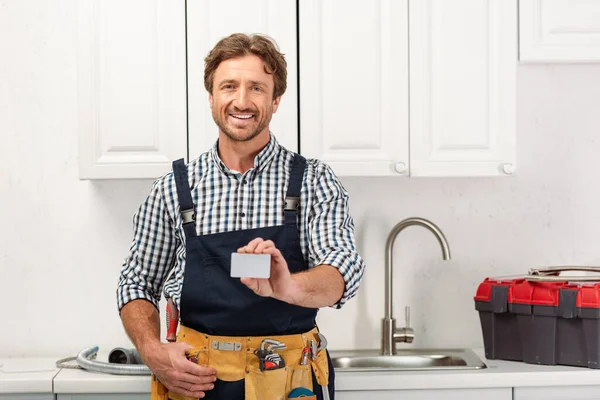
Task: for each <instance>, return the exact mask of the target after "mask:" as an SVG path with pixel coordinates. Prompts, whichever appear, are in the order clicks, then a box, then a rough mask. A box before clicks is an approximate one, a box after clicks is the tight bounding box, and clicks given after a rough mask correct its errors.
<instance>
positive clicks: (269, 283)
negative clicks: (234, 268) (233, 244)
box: [238, 238, 297, 303]
mask: <svg viewBox="0 0 600 400" xmlns="http://www.w3.org/2000/svg"><path fill="white" fill-rule="evenodd" d="M238 253H246V254H270V255H271V277H270V278H269V279H261V278H241V281H242V283H243V284H244V285H246V286H248V287H249V288H250V289H251V290H252V291H253V292H254V293H256V294H257V295H259V296H263V297H273V298H276V299H278V300H281V301H286V302H288V303H289V302H291V301H290V300H291V299H293V298H294V292H295V291H297V288H296V284H295V282H294V280H293V279H292V275H291V274H290V270H289V268H288V265H287V262H286V261H285V258H283V255H282V254H281V251H279V249H277V247H275V243H273V241H271V240H263V239H262V238H256V239H254V240H252V241H251V242H250V243H248V244H247V245H246V246H244V247H240V248H239V249H238Z"/></svg>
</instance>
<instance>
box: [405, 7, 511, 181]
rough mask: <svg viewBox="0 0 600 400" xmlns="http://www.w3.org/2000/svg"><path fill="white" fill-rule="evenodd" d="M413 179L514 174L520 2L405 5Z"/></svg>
mask: <svg viewBox="0 0 600 400" xmlns="http://www.w3.org/2000/svg"><path fill="white" fill-rule="evenodd" d="M409 9H410V15H409V20H410V24H409V25H410V33H409V37H410V57H409V58H410V74H409V75H410V174H411V175H412V176H494V175H510V174H512V173H513V172H514V170H515V153H516V151H515V150H516V149H515V137H516V121H515V118H516V117H515V116H516V68H517V2H516V1H515V0H487V1H481V0H450V1H449V0H416V1H411V2H410V7H409Z"/></svg>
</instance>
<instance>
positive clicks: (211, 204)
mask: <svg viewBox="0 0 600 400" xmlns="http://www.w3.org/2000/svg"><path fill="white" fill-rule="evenodd" d="M293 157H294V153H293V152H291V151H289V150H287V149H286V148H284V147H283V146H281V145H279V143H278V142H277V140H276V139H275V137H274V136H273V135H271V139H270V141H269V143H268V144H267V146H266V147H265V148H264V149H263V150H262V151H261V152H260V153H259V154H258V155H257V156H256V157H255V159H254V167H253V168H251V169H249V170H248V171H246V172H245V173H243V174H241V173H239V172H238V171H234V170H230V169H229V168H227V167H226V166H225V164H224V163H223V162H222V161H221V159H220V158H219V155H218V152H217V143H215V145H214V146H213V148H212V150H210V151H208V152H205V153H203V154H202V155H201V156H200V157H199V158H197V159H195V160H193V161H192V162H190V163H189V164H188V165H187V170H188V181H189V184H190V188H191V192H192V199H193V201H194V207H195V210H196V233H197V234H198V235H209V234H213V233H219V232H229V231H235V230H240V229H253V228H262V227H267V226H274V225H282V224H283V221H284V218H283V216H284V214H283V209H284V199H285V194H286V192H287V187H288V178H289V174H290V170H291V166H292V159H293ZM300 196H301V197H300V198H301V202H300V209H299V212H298V225H299V237H300V247H301V249H302V253H303V255H304V258H305V260H308V265H309V268H313V267H315V266H317V265H321V264H329V265H332V266H334V267H336V268H338V269H339V271H340V273H341V274H342V276H343V278H344V282H345V284H346V287H345V291H344V295H343V297H342V298H341V300H340V301H339V302H338V303H337V304H336V305H335V307H336V308H340V307H341V306H342V305H343V304H344V303H345V302H346V301H348V300H349V299H350V298H352V297H353V296H354V295H355V294H356V291H357V289H358V286H359V282H360V279H361V277H362V275H363V271H364V262H363V260H362V258H361V257H360V256H359V255H358V253H357V251H356V246H355V242H354V222H353V220H352V218H351V217H350V214H349V210H348V193H347V192H346V190H345V189H344V188H343V186H342V184H341V182H340V181H339V180H338V179H337V177H336V176H335V174H334V173H333V171H332V170H331V168H330V167H329V166H328V165H326V164H324V163H322V162H320V161H318V160H314V159H307V163H306V170H305V172H304V178H303V182H302V190H301V195H300ZM133 228H134V238H133V241H132V243H131V247H130V249H129V254H128V255H127V257H126V259H125V261H124V263H123V267H122V270H121V275H120V279H119V284H118V288H117V302H118V306H119V310H120V309H121V308H122V307H123V306H124V305H125V304H127V303H128V302H129V301H131V300H135V299H146V300H148V301H150V302H152V303H153V304H154V305H155V306H156V307H157V308H158V302H159V300H160V292H161V288H163V284H164V289H163V291H164V294H165V296H166V297H170V298H173V300H174V301H175V304H176V305H177V306H178V307H179V301H180V298H181V289H182V286H183V274H184V270H185V259H186V257H185V240H186V238H185V234H184V231H183V227H182V219H181V215H180V207H179V202H178V199H177V188H176V186H175V179H174V175H173V173H172V172H170V173H168V174H166V175H164V176H162V177H161V178H159V179H158V180H156V182H154V185H153V187H152V190H151V192H150V194H149V195H148V197H147V198H146V200H145V201H144V202H143V203H142V205H141V206H140V208H139V210H138V211H137V213H135V214H134V216H133Z"/></svg>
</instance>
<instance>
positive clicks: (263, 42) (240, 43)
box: [204, 33, 287, 99]
mask: <svg viewBox="0 0 600 400" xmlns="http://www.w3.org/2000/svg"><path fill="white" fill-rule="evenodd" d="M251 54H254V55H256V56H258V57H260V59H261V60H263V62H264V63H265V72H266V73H267V74H273V80H274V81H275V89H274V90H273V99H276V98H277V97H279V96H281V95H282V94H284V93H285V89H286V87H287V70H286V67H287V63H286V62H285V57H284V55H283V54H282V53H281V52H280V51H279V46H277V43H275V41H274V40H273V39H272V38H270V37H269V36H266V35H260V34H252V35H246V34H244V33H234V34H233V35H230V36H227V37H225V38H223V39H221V40H220V41H219V42H218V43H217V44H216V45H215V47H213V49H212V50H211V51H210V53H208V56H206V58H205V59H204V87H205V88H206V90H207V91H208V93H210V94H212V89H213V76H214V74H215V70H216V69H217V67H218V66H219V64H221V62H223V61H225V60H229V59H231V58H236V57H242V56H247V55H251Z"/></svg>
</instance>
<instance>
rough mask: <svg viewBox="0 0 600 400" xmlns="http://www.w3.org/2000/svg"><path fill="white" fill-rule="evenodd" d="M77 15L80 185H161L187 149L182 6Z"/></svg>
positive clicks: (89, 8)
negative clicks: (139, 181)
mask: <svg viewBox="0 0 600 400" xmlns="http://www.w3.org/2000/svg"><path fill="white" fill-rule="evenodd" d="M78 7H79V41H80V42H79V60H78V62H79V168H80V178H82V179H97V178H156V177H158V176H160V175H161V174H163V173H165V172H167V171H169V170H170V169H171V161H172V160H174V159H176V158H180V157H184V156H185V154H186V148H187V143H186V129H187V126H186V99H185V85H186V82H185V81H186V78H185V7H184V2H183V1H168V0H86V1H80V2H78Z"/></svg>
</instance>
